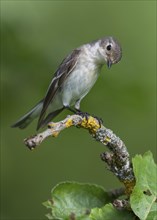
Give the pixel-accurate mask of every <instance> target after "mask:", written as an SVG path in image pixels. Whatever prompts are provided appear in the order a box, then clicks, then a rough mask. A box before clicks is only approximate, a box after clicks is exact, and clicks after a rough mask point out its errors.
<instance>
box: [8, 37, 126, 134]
mask: <svg viewBox="0 0 157 220" xmlns="http://www.w3.org/2000/svg"><path fill="white" fill-rule="evenodd" d="M121 57H122V49H121V46H120V44H119V42H118V41H117V40H116V39H115V38H114V37H112V36H107V37H103V38H101V39H98V40H94V41H92V42H91V43H86V44H83V45H82V46H80V47H78V48H76V49H74V50H73V51H72V52H71V53H70V54H69V55H68V56H67V57H66V58H65V59H63V61H62V62H61V64H60V65H59V67H58V69H57V70H56V72H55V73H54V76H53V78H52V81H51V83H50V85H49V87H48V90H47V92H46V95H45V97H44V98H43V99H42V100H41V101H39V102H38V103H37V104H36V105H35V106H34V107H33V108H32V109H31V110H30V111H29V112H28V113H26V114H25V115H24V116H23V117H21V118H20V119H19V120H18V121H17V122H16V123H14V124H13V125H12V127H18V128H21V129H24V128H26V127H27V126H28V125H29V124H30V123H31V122H32V121H33V120H34V119H35V118H37V117H39V119H38V123H37V130H39V128H42V127H44V126H46V125H47V124H48V123H49V122H50V121H51V120H52V119H53V118H54V117H56V116H57V115H58V114H59V113H61V112H62V111H63V110H64V109H69V110H71V111H72V112H74V113H77V112H81V110H80V103H81V101H82V99H83V98H84V97H85V96H86V95H87V93H88V92H89V91H90V90H91V88H92V87H93V85H94V84H95V82H96V80H97V78H98V76H99V75H100V71H101V68H102V66H103V65H104V64H106V65H107V66H108V68H111V66H112V65H113V64H116V63H118V62H119V61H120V60H121Z"/></svg>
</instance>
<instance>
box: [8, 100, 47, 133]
mask: <svg viewBox="0 0 157 220" xmlns="http://www.w3.org/2000/svg"><path fill="white" fill-rule="evenodd" d="M42 106H43V100H41V101H40V102H38V103H37V105H36V106H35V107H34V108H32V109H31V110H30V111H29V112H28V113H27V114H25V115H24V116H23V117H22V118H20V119H19V120H18V121H17V122H16V123H15V124H13V125H12V126H11V127H12V128H16V127H18V128H21V129H24V128H26V127H27V126H28V125H29V124H30V123H31V122H32V121H33V120H34V119H35V118H36V117H38V116H39V114H40V112H41V109H42Z"/></svg>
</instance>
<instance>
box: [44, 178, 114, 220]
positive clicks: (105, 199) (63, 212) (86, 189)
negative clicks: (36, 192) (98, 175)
mask: <svg viewBox="0 0 157 220" xmlns="http://www.w3.org/2000/svg"><path fill="white" fill-rule="evenodd" d="M111 200H112V198H110V197H109V194H108V193H107V192H105V190H104V189H103V188H102V187H100V186H97V185H93V184H80V183H76V182H63V183H60V184H58V185H57V186H56V187H55V188H53V189H52V192H51V199H50V200H48V201H46V202H45V203H43V204H44V205H45V206H46V207H47V208H50V209H51V214H48V216H47V217H48V218H49V219H77V220H78V219H81V220H83V219H84V220H87V219H88V220H89V214H90V212H91V209H93V208H95V207H99V208H100V207H103V206H104V205H105V204H106V203H109V202H111Z"/></svg>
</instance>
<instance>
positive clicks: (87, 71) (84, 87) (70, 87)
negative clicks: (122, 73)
mask: <svg viewBox="0 0 157 220" xmlns="http://www.w3.org/2000/svg"><path fill="white" fill-rule="evenodd" d="M99 72H100V66H98V65H96V64H95V62H94V60H93V59H92V58H91V57H90V56H88V55H87V54H86V53H83V55H82V54H81V56H80V58H79V60H78V62H77V65H76V67H75V69H74V70H73V72H72V73H71V74H70V75H69V77H68V78H67V80H66V81H65V83H64V84H63V90H62V101H63V105H65V106H66V105H69V106H70V105H73V104H75V102H76V101H78V100H80V99H82V98H83V97H84V96H85V95H86V94H87V93H88V92H89V90H90V89H91V88H92V86H93V85H94V83H95V82H96V80H97V78H98V75H99Z"/></svg>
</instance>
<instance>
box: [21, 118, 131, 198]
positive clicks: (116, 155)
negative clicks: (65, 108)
mask: <svg viewBox="0 0 157 220" xmlns="http://www.w3.org/2000/svg"><path fill="white" fill-rule="evenodd" d="M71 126H75V127H80V128H85V129H87V130H88V131H89V133H90V134H91V136H92V137H93V138H94V139H95V140H97V141H99V142H100V143H102V144H103V145H105V146H107V147H108V149H109V150H110V152H104V153H102V154H101V155H100V156H101V159H102V160H103V161H105V162H106V163H107V165H108V169H109V170H110V171H112V172H113V173H114V174H115V175H116V176H117V177H118V179H119V180H120V181H121V182H123V184H124V185H125V189H126V190H125V191H126V193H127V194H128V195H130V193H131V192H132V189H133V187H134V185H135V177H134V173H133V169H132V165H131V162H130V156H129V153H128V151H127V148H126V146H125V144H124V142H123V141H122V140H121V139H120V138H119V137H117V136H116V135H115V134H114V133H113V131H111V130H110V129H107V128H105V127H104V125H102V124H100V121H98V119H96V118H94V117H92V116H90V115H89V116H87V117H84V116H81V115H70V116H67V117H66V118H65V119H64V120H62V121H59V122H56V123H54V122H51V123H49V125H48V129H46V130H45V131H44V132H42V133H39V134H36V135H34V136H32V137H29V138H27V139H25V140H24V143H25V145H26V146H27V147H28V148H29V149H30V150H33V149H34V148H36V146H38V145H40V144H41V143H42V142H43V141H44V140H45V139H46V138H48V137H49V136H53V137H57V136H58V135H59V133H60V132H61V131H62V130H64V129H65V128H69V127H71Z"/></svg>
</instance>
